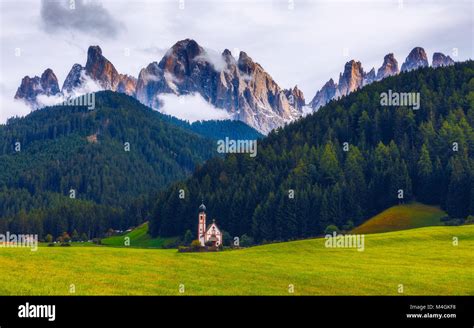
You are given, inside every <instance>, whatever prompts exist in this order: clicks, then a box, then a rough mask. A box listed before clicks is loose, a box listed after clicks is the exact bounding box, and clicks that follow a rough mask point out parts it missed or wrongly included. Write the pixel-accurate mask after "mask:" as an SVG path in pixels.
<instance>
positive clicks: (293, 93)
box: [283, 85, 306, 111]
mask: <svg viewBox="0 0 474 328" xmlns="http://www.w3.org/2000/svg"><path fill="white" fill-rule="evenodd" d="M283 92H284V93H285V96H286V98H287V99H288V103H289V104H290V105H291V106H293V107H294V108H295V109H297V110H298V111H301V110H302V109H303V107H304V106H305V105H306V101H305V99H304V94H303V91H301V90H300V89H299V88H298V86H297V85H295V86H294V88H293V89H285V90H283Z"/></svg>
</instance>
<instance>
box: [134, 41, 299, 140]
mask: <svg viewBox="0 0 474 328" xmlns="http://www.w3.org/2000/svg"><path fill="white" fill-rule="evenodd" d="M165 93H172V94H176V95H185V94H192V93H197V94H200V95H201V96H202V97H203V98H204V99H205V100H206V101H208V102H209V103H210V104H212V105H213V106H215V107H218V108H222V109H225V110H227V111H228V112H229V113H231V114H232V115H233V116H234V118H236V119H239V120H241V121H243V122H245V123H247V124H249V125H250V126H252V127H254V128H256V129H257V130H259V131H261V132H264V133H267V132H269V131H270V130H272V129H274V128H276V127H279V126H281V125H283V124H284V123H286V122H289V121H291V120H293V119H295V118H296V117H298V116H299V115H301V108H302V106H301V103H302V102H301V100H302V99H304V96H303V94H302V92H301V91H300V90H299V89H297V88H296V89H293V90H292V94H293V93H294V94H293V97H294V98H293V100H295V103H294V104H291V103H290V101H289V96H290V94H289V93H288V92H285V90H282V89H281V88H280V87H279V86H278V84H277V83H276V82H275V81H274V80H273V79H272V77H271V76H270V75H269V74H268V73H267V72H265V70H264V69H263V68H262V66H260V65H259V64H258V63H255V62H254V61H253V60H252V58H251V57H249V56H248V55H247V54H246V53H245V52H240V54H239V58H238V59H237V60H236V59H235V58H234V57H233V56H232V53H231V52H230V51H229V50H227V49H226V50H224V52H223V53H222V54H221V55H220V56H219V58H217V59H216V58H212V56H211V55H210V54H209V53H208V52H207V51H206V50H205V49H204V48H202V47H201V46H199V45H198V44H197V42H196V41H194V40H190V39H186V40H182V41H179V42H177V43H176V44H175V45H174V46H173V47H172V48H171V49H170V50H169V51H168V53H167V54H166V55H165V56H164V57H163V58H162V59H161V61H160V62H159V63H156V62H154V63H151V64H149V65H148V66H147V67H146V68H144V69H142V70H141V72H140V74H139V77H138V81H137V89H136V96H137V98H138V99H139V100H140V101H141V102H142V103H144V104H146V105H148V106H151V107H154V108H159V107H160V106H161V103H160V98H159V96H160V94H165ZM303 101H304V100H303Z"/></svg>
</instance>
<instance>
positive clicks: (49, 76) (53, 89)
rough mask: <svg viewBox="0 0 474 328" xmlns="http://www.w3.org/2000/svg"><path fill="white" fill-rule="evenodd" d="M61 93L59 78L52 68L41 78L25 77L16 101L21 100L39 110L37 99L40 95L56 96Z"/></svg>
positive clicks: (16, 95)
mask: <svg viewBox="0 0 474 328" xmlns="http://www.w3.org/2000/svg"><path fill="white" fill-rule="evenodd" d="M58 93H59V84H58V78H57V77H56V75H55V74H54V72H53V70H51V69H50V68H48V69H46V70H45V71H44V72H43V74H41V77H38V76H35V77H33V78H31V77H29V76H25V77H24V78H23V79H22V80H21V85H20V87H19V88H18V90H17V91H16V94H15V99H21V100H23V101H25V102H26V103H28V104H30V105H31V106H32V107H33V108H37V107H38V106H39V103H38V101H37V97H38V96H40V95H44V96H54V95H56V94H58Z"/></svg>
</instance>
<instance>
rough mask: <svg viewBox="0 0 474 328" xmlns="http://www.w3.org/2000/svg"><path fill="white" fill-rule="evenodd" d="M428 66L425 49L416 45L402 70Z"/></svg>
mask: <svg viewBox="0 0 474 328" xmlns="http://www.w3.org/2000/svg"><path fill="white" fill-rule="evenodd" d="M427 66H428V58H427V56H426V52H425V50H424V49H423V48H421V47H416V48H413V50H412V51H410V53H409V54H408V57H407V58H406V59H405V62H404V63H403V65H402V72H407V71H411V70H414V69H418V68H422V67H427Z"/></svg>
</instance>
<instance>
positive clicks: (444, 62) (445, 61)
mask: <svg viewBox="0 0 474 328" xmlns="http://www.w3.org/2000/svg"><path fill="white" fill-rule="evenodd" d="M432 65H433V67H435V68H436V67H442V66H450V65H454V60H453V59H452V58H451V57H449V56H446V55H444V54H443V53H441V52H435V53H433V62H432Z"/></svg>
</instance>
